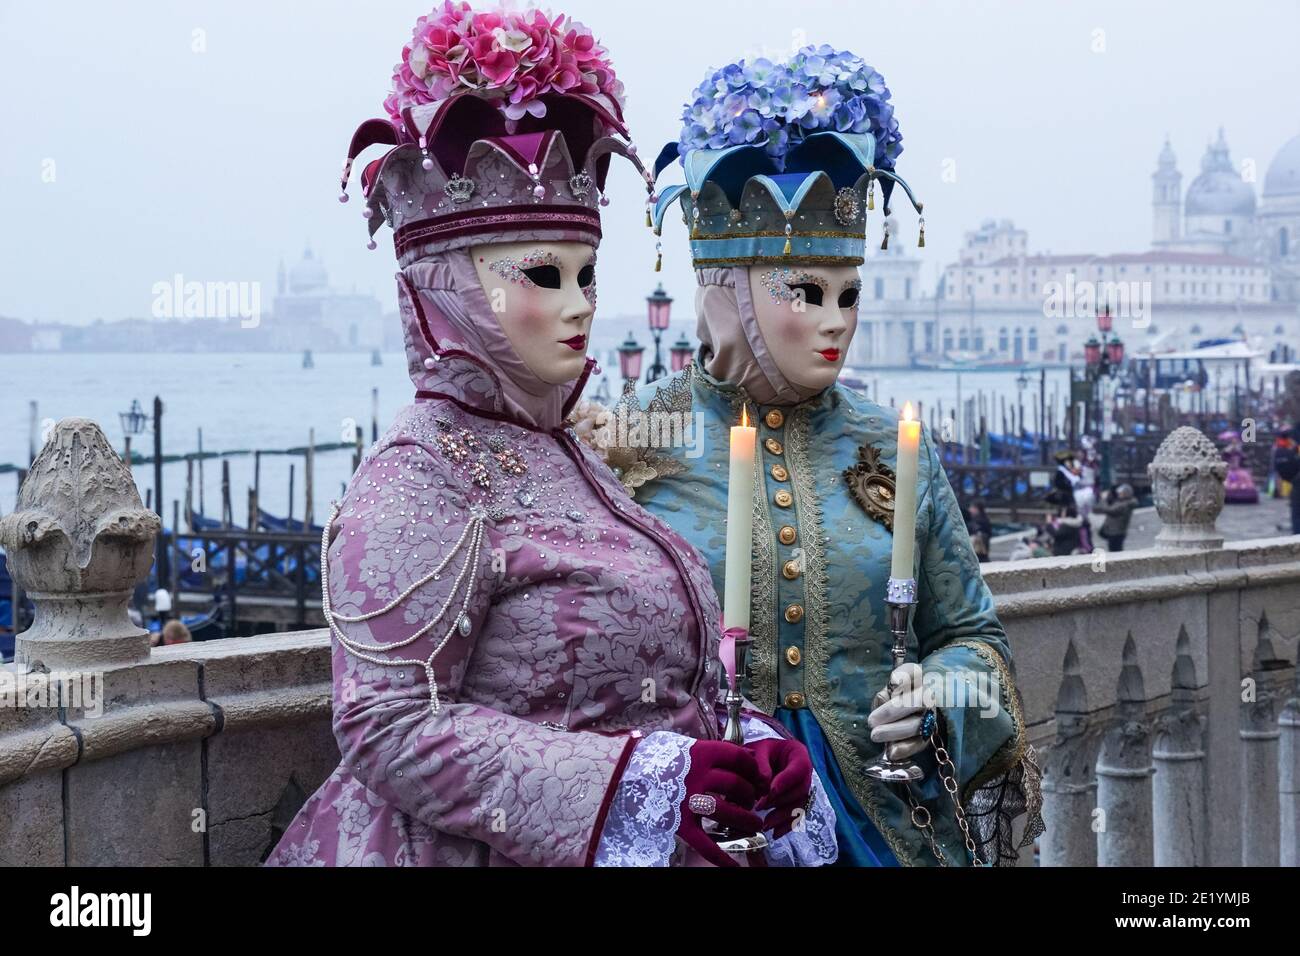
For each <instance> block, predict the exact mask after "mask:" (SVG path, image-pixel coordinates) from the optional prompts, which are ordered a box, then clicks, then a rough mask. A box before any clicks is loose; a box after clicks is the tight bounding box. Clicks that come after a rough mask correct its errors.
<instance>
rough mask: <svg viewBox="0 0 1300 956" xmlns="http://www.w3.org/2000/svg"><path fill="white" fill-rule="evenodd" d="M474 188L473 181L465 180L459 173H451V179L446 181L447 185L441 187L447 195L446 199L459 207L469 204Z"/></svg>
mask: <svg viewBox="0 0 1300 956" xmlns="http://www.w3.org/2000/svg"><path fill="white" fill-rule="evenodd" d="M475 188H476V187H475V185H474V180H472V179H466V178H465V177H464V176H462V175H461V174H460V173H453V174H452V176H451V179H449V180H447V185H445V186H443V187H442V191H443V192H444V193H446V194H447V198H448V199H450V200H451V201H452V202H454V203H456V204H457V205H459V204H460V203H463V202H469V200H470V197H471V196H473V195H474V189H475Z"/></svg>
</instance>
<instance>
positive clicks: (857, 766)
mask: <svg viewBox="0 0 1300 956" xmlns="http://www.w3.org/2000/svg"><path fill="white" fill-rule="evenodd" d="M786 422H787V427H786V444H785V451H786V455H787V457H788V458H789V459H790V464H791V466H792V467H791V475H790V480H791V485H792V486H793V489H794V498H795V506H796V507H797V508H798V512H799V525H800V530H799V533H800V534H801V535H802V536H803V559H804V582H805V584H804V618H803V619H804V652H805V653H806V654H807V656H808V669H807V671H805V673H804V681H805V682H806V683H807V686H808V698H807V699H808V708H809V709H810V710H811V711H812V712H813V716H815V717H816V718H817V722H818V723H819V724H820V725H821V728H822V732H823V733H825V734H826V740H827V742H828V743H829V744H830V745H831V752H832V753H833V754H834V755H835V759H836V760H837V761H838V762H839V765H840V770H841V771H842V772H843V774H844V779H845V780H846V781H848V784H849V789H850V790H852V792H853V795H854V796H855V797H856V798H857V800H858V803H860V804H861V805H862V809H863V810H865V811H866V814H867V816H868V817H870V818H871V822H872V823H873V824H874V825H875V827H876V829H877V830H879V831H880V834H881V836H883V837H884V838H885V842H886V843H887V844H888V845H889V849H890V850H891V851H892V852H893V854H894V856H895V857H897V858H898V861H899V862H900V863H902V864H904V865H909V864H910V863H911V862H912V857H913V853H914V851H913V850H912V849H911V848H909V847H908V846H907V844H905V843H904V842H903V841H902V839H901V838H900V837H899V835H898V831H896V830H895V829H894V828H893V827H892V826H890V825H889V821H888V820H886V819H885V812H884V807H882V806H881V799H880V794H879V793H878V791H877V790H876V788H875V787H874V786H873V785H872V784H871V782H870V780H869V778H868V777H867V776H866V773H865V769H866V768H865V767H864V765H863V763H862V761H861V760H860V759H858V752H857V750H856V748H855V747H854V744H853V741H852V740H850V739H849V736H848V734H846V733H845V732H844V729H843V727H841V726H840V722H839V721H838V720H836V719H835V716H834V714H830V713H827V712H826V711H825V710H824V709H823V707H824V702H826V701H829V700H830V699H831V697H832V694H831V686H830V677H829V674H830V648H829V646H828V640H827V634H828V627H827V618H826V614H827V609H826V604H827V599H826V532H825V527H824V525H823V517H822V506H821V499H820V498H819V497H818V495H817V489H816V487H815V484H814V481H813V470H812V464H811V462H810V460H809V457H808V428H809V425H808V409H807V408H806V407H803V406H800V407H798V408H796V409H795V410H794V411H793V412H791V414H790V415H789V416H788V417H787V419H786Z"/></svg>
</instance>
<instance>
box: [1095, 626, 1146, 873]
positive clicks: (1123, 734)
mask: <svg viewBox="0 0 1300 956" xmlns="http://www.w3.org/2000/svg"><path fill="white" fill-rule="evenodd" d="M1116 701H1117V705H1116V710H1117V714H1116V718H1115V722H1114V723H1113V725H1112V726H1111V728H1110V729H1109V730H1108V731H1106V735H1105V737H1104V738H1103V739H1102V744H1101V755H1100V756H1099V757H1098V758H1097V807H1098V808H1099V809H1100V810H1101V811H1102V814H1103V816H1102V820H1101V823H1102V826H1101V829H1100V830H1099V831H1098V833H1097V865H1098V866H1150V865H1151V863H1152V849H1151V847H1152V840H1151V774H1152V773H1153V772H1154V771H1153V769H1152V767H1151V728H1150V726H1149V725H1148V723H1147V718H1146V688H1145V686H1144V683H1143V681H1142V672H1141V670H1139V669H1138V664H1137V646H1136V645H1135V644H1134V643H1133V635H1132V634H1131V633H1130V634H1129V635H1128V639H1127V640H1126V641H1125V642H1124V656H1123V666H1122V667H1121V668H1120V673H1119V688H1118V692H1117V693H1116Z"/></svg>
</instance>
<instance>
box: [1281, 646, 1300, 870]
mask: <svg viewBox="0 0 1300 956" xmlns="http://www.w3.org/2000/svg"><path fill="white" fill-rule="evenodd" d="M1277 725H1278V731H1279V738H1280V739H1279V741H1278V745H1279V746H1278V755H1277V759H1278V809H1279V811H1280V813H1281V826H1280V828H1279V835H1280V836H1281V840H1280V841H1279V843H1280V845H1281V858H1280V859H1279V861H1278V862H1279V863H1280V864H1281V865H1282V866H1300V665H1297V666H1296V669H1295V684H1294V686H1293V687H1292V688H1291V697H1290V698H1289V699H1288V700H1287V702H1286V706H1285V707H1283V708H1282V716H1281V717H1279V718H1278V721H1277Z"/></svg>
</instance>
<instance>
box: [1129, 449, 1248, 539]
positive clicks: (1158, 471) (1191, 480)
mask: <svg viewBox="0 0 1300 956" xmlns="http://www.w3.org/2000/svg"><path fill="white" fill-rule="evenodd" d="M1147 474H1149V475H1150V476H1151V492H1152V495H1153V497H1154V498H1155V503H1156V513H1157V514H1159V515H1160V521H1161V523H1162V524H1163V525H1164V527H1162V528H1161V529H1160V533H1159V534H1158V535H1156V542H1155V546H1156V547H1157V548H1189V549H1199V550H1208V549H1211V548H1219V547H1222V546H1223V535H1221V534H1220V533H1219V532H1218V531H1217V530H1216V529H1215V527H1214V523H1215V521H1216V520H1217V519H1218V517H1219V512H1220V511H1222V510H1223V481H1224V478H1226V477H1227V474H1228V465H1227V462H1225V461H1224V460H1223V456H1222V455H1220V454H1219V450H1218V448H1216V447H1215V446H1214V443H1213V442H1212V441H1210V440H1209V439H1208V438H1206V437H1205V436H1204V435H1202V434H1201V433H1200V432H1199V431H1197V430H1196V429H1195V428H1190V427H1188V426H1186V425H1184V426H1183V427H1182V428H1176V429H1174V431H1172V432H1171V433H1170V434H1169V436H1168V437H1167V438H1166V439H1165V440H1164V441H1163V442H1161V443H1160V448H1159V449H1158V450H1157V451H1156V456H1155V458H1154V459H1153V460H1152V461H1151V464H1149V465H1147Z"/></svg>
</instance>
